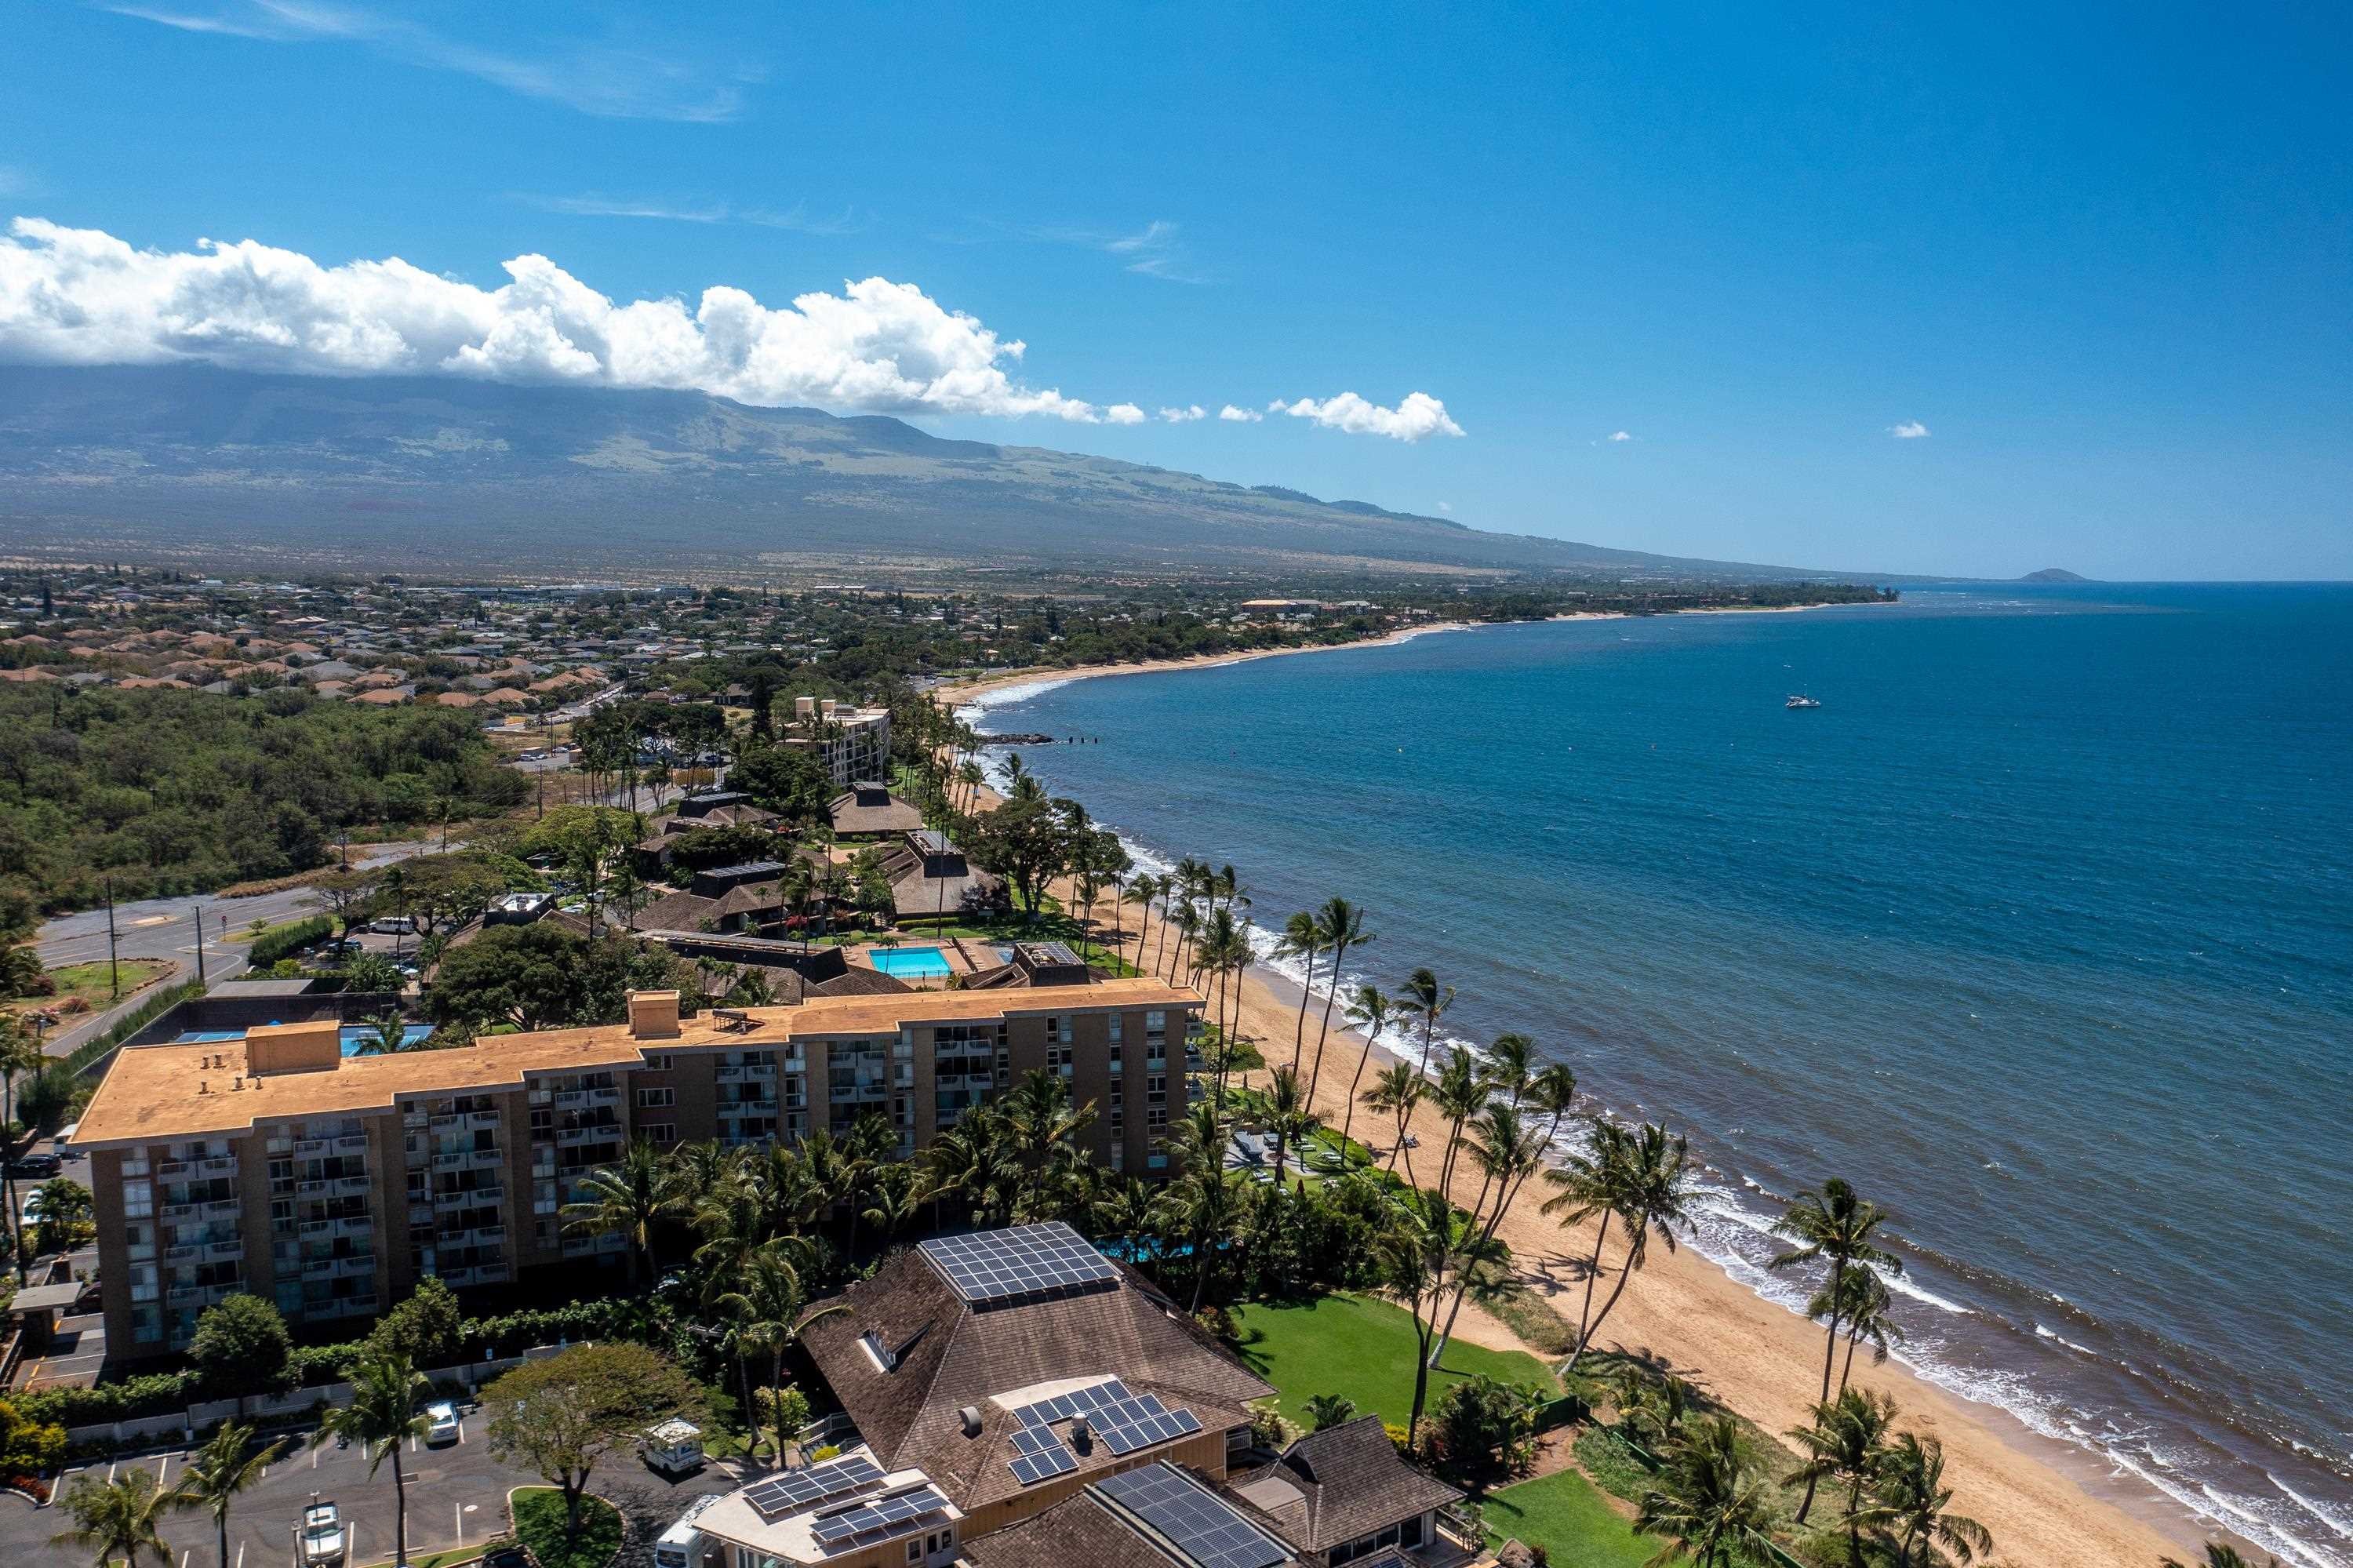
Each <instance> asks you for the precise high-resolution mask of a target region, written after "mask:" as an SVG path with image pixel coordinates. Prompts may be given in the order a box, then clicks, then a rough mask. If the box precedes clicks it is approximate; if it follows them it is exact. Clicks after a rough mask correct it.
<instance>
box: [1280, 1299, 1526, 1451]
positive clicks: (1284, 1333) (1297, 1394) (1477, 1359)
mask: <svg viewBox="0 0 2353 1568" xmlns="http://www.w3.org/2000/svg"><path fill="white" fill-rule="evenodd" d="M1233 1315H1234V1321H1235V1324H1236V1326H1237V1327H1238V1328H1239V1330H1240V1351H1241V1354H1242V1357H1243V1359H1244V1360H1246V1361H1249V1362H1250V1365H1251V1367H1252V1368H1253V1369H1255V1370H1256V1371H1257V1372H1258V1374H1259V1375H1260V1376H1261V1377H1263V1378H1265V1379H1266V1381H1267V1382H1269V1383H1272V1384H1274V1386H1275V1389H1276V1391H1277V1392H1278V1393H1280V1394H1281V1396H1282V1397H1281V1400H1280V1403H1279V1404H1278V1406H1277V1407H1278V1408H1279V1409H1280V1410H1281V1411H1282V1414H1283V1415H1284V1416H1285V1417H1286V1418H1288V1419H1290V1420H1292V1421H1296V1422H1300V1423H1303V1424H1304V1423H1305V1421H1306V1419H1307V1402H1308V1401H1309V1400H1310V1399H1313V1398H1314V1396H1315V1395H1317V1394H1319V1393H1335V1394H1338V1395H1340V1396H1341V1397H1343V1398H1345V1399H1346V1400H1348V1401H1350V1402H1351V1403H1353V1404H1355V1405H1356V1408H1357V1410H1359V1411H1362V1412H1371V1413H1376V1414H1378V1415H1379V1416H1380V1418H1381V1419H1382V1420H1383V1421H1385V1422H1388V1423H1389V1424H1390V1425H1395V1426H1402V1425H1405V1423H1406V1418H1407V1417H1408V1416H1409V1415H1410V1414H1413V1365H1414V1360H1415V1357H1416V1355H1417V1354H1418V1344H1417V1341H1416V1340H1415V1337H1414V1329H1413V1319H1412V1318H1411V1317H1409V1316H1408V1315H1407V1313H1406V1312H1405V1310H1404V1309H1403V1308H1398V1307H1392V1306H1390V1305H1389V1304H1388V1302H1386V1301H1376V1300H1373V1299H1371V1298H1367V1297H1363V1296H1353V1295H1335V1296H1324V1297H1320V1298H1316V1299H1314V1300H1312V1301H1303V1302H1295V1303H1294V1302H1282V1303H1271V1304H1270V1303H1257V1302H1252V1303H1248V1304H1245V1305H1242V1306H1239V1307H1237V1308H1234V1314H1233ZM1482 1372H1484V1373H1485V1374H1486V1375H1488V1376H1489V1377H1493V1378H1498V1379H1501V1380H1502V1381H1504V1382H1505V1383H1526V1384H1530V1385H1533V1386H1535V1387H1536V1388H1540V1389H1542V1390H1544V1391H1545V1393H1546V1394H1547V1395H1550V1394H1555V1393H1558V1392H1559V1391H1560V1385H1559V1383H1558V1382H1557V1380H1556V1379H1555V1378H1554V1377H1553V1375H1552V1372H1551V1371H1550V1370H1549V1369H1548V1368H1546V1365H1545V1364H1544V1363H1543V1362H1542V1361H1538V1360H1536V1359H1535V1357H1534V1356H1531V1355H1529V1354H1527V1353H1526V1352H1525V1351H1491V1350H1489V1349H1487V1348H1486V1347H1485V1346H1483V1345H1472V1344H1465V1343H1464V1342H1463V1341H1462V1340H1454V1341H1453V1342H1452V1343H1451V1344H1449V1345H1448V1346H1447V1347H1446V1353H1445V1354H1444V1355H1443V1356H1441V1357H1440V1358H1439V1363H1438V1365H1437V1366H1435V1367H1433V1368H1431V1369H1430V1390H1429V1396H1428V1398H1427V1400H1426V1402H1425V1404H1424V1411H1425V1413H1427V1412H1429V1411H1432V1410H1435V1409H1437V1408H1438V1401H1439V1397H1440V1395H1441V1394H1443V1393H1445V1391H1446V1390H1447V1389H1449V1388H1451V1387H1452V1386H1453V1385H1454V1384H1455V1383H1460V1382H1461V1381H1462V1380H1463V1379H1464V1378H1468V1377H1473V1376H1476V1375H1478V1374H1479V1373H1482Z"/></svg>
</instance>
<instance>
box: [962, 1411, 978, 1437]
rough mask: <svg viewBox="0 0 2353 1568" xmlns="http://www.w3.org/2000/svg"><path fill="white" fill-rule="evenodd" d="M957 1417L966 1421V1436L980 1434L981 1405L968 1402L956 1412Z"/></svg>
mask: <svg viewBox="0 0 2353 1568" xmlns="http://www.w3.org/2000/svg"><path fill="white" fill-rule="evenodd" d="M956 1419H957V1420H958V1421H961V1422H963V1423H964V1435H965V1436H967V1437H977V1436H980V1406H978V1405H977V1404H967V1405H965V1406H964V1407H963V1408H962V1409H961V1410H958V1411H957V1412H956Z"/></svg>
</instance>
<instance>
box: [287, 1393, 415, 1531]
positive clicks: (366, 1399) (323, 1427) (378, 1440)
mask: <svg viewBox="0 0 2353 1568" xmlns="http://www.w3.org/2000/svg"><path fill="white" fill-rule="evenodd" d="M343 1380H344V1381H345V1382H346V1383H350V1384H351V1385H352V1402H351V1403H350V1404H343V1405H337V1406H336V1407H335V1408H333V1409H332V1410H330V1411H328V1412H327V1414H326V1418H325V1419H324V1420H323V1421H322V1422H320V1424H319V1430H318V1431H317V1432H316V1433H315V1434H313V1435H312V1436H311V1443H312V1444H313V1445H316V1444H319V1443H322V1442H325V1441H326V1440H327V1439H329V1438H331V1437H341V1438H343V1439H345V1440H346V1441H349V1442H353V1443H357V1444H358V1445H359V1446H360V1451H361V1452H362V1453H364V1454H365V1455H366V1456H367V1462H368V1475H369V1476H370V1477H371V1478H373V1477H374V1476H375V1472H376V1467H378V1466H380V1465H382V1464H383V1463H384V1461H385V1457H387V1456H389V1457H390V1458H391V1460H392V1541H393V1547H392V1560H393V1561H394V1562H395V1563H406V1562H407V1561H408V1483H407V1479H406V1478H405V1477H404V1476H403V1475H402V1474H401V1471H400V1446H401V1445H402V1444H403V1443H406V1441H408V1439H410V1438H411V1437H422V1436H425V1429H426V1426H427V1421H426V1419H425V1417H424V1416H422V1415H419V1414H417V1399H418V1398H419V1396H421V1395H422V1394H423V1393H424V1392H425V1390H426V1388H427V1386H428V1385H427V1383H426V1381H425V1374H424V1373H423V1372H418V1371H417V1367H416V1365H415V1363H413V1362H412V1361H409V1359H408V1358H407V1357H406V1356H405V1355H385V1356H370V1357H368V1358H367V1359H365V1360H364V1361H361V1362H359V1364H357V1365H356V1366H349V1367H345V1368H344V1369H343Z"/></svg>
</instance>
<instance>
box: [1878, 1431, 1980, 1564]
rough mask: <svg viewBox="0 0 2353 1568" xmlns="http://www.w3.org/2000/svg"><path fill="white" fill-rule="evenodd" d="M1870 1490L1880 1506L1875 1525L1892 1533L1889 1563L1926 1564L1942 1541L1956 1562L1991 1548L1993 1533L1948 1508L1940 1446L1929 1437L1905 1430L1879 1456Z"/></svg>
mask: <svg viewBox="0 0 2353 1568" xmlns="http://www.w3.org/2000/svg"><path fill="white" fill-rule="evenodd" d="M1872 1495H1873V1498H1874V1499H1876V1500H1877V1502H1878V1503H1879V1505H1880V1507H1881V1508H1883V1509H1884V1510H1886V1514H1887V1522H1886V1523H1885V1524H1883V1525H1882V1526H1881V1527H1880V1528H1881V1530H1882V1531H1883V1532H1884V1533H1885V1534H1887V1535H1889V1536H1892V1537H1894V1542H1895V1568H1912V1565H1913V1564H1914V1563H1921V1564H1923V1565H1926V1564H1927V1563H1931V1562H1933V1561H1935V1558H1936V1548H1937V1547H1942V1548H1943V1549H1944V1550H1945V1551H1947V1552H1951V1553H1952V1554H1953V1556H1954V1557H1956V1558H1957V1559H1958V1560H1959V1561H1960V1562H1962V1563H1971V1562H1974V1561H1976V1560H1977V1559H1978V1558H1979V1557H1986V1556H1990V1555H1992V1553H1993V1533H1992V1532H1991V1531H1989V1530H1987V1529H1986V1527H1985V1526H1984V1525H1982V1524H1979V1523H1978V1521H1977V1520H1973V1519H1971V1518H1969V1517H1968V1515H1966V1514H1958V1513H1954V1512H1952V1511H1951V1508H1950V1505H1951V1503H1952V1500H1953V1489H1952V1488H1950V1487H1948V1486H1947V1485H1945V1446H1944V1445H1943V1444H1942V1443H1940V1442H1938V1441H1937V1440H1936V1438H1934V1437H1922V1436H1917V1435H1916V1434H1914V1433H1910V1432H1906V1433H1905V1434H1904V1436H1901V1437H1898V1438H1897V1439H1896V1440H1895V1446H1894V1447H1893V1448H1891V1449H1889V1450H1888V1451H1887V1454H1886V1457H1884V1458H1883V1459H1882V1460H1881V1461H1880V1464H1879V1467H1878V1472H1877V1475H1876V1477H1875V1478H1874V1481H1873V1486H1872Z"/></svg>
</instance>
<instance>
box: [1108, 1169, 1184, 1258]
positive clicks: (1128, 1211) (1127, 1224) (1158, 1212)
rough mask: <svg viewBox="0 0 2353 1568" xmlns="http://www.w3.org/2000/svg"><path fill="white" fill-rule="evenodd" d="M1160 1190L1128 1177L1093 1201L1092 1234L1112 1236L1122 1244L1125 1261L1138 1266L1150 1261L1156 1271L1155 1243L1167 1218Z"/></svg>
mask: <svg viewBox="0 0 2353 1568" xmlns="http://www.w3.org/2000/svg"><path fill="white" fill-rule="evenodd" d="M1160 1193H1161V1189H1160V1186H1159V1184H1158V1183H1157V1182H1154V1181H1145V1179H1144V1178H1143V1177H1141V1176H1130V1177H1128V1178H1127V1179H1126V1180H1125V1181H1118V1182H1115V1183H1114V1184H1113V1186H1112V1187H1111V1188H1110V1189H1109V1190H1108V1191H1106V1192H1104V1193H1103V1196H1102V1197H1100V1198H1098V1199H1097V1200H1096V1201H1095V1206H1094V1214H1093V1220H1094V1224H1093V1230H1094V1234H1097V1235H1099V1236H1111V1237H1115V1238H1116V1239H1117V1240H1118V1241H1119V1242H1120V1243H1121V1244H1122V1245H1123V1246H1124V1249H1125V1256H1126V1259H1127V1261H1128V1262H1130V1263H1133V1264H1134V1265H1136V1266H1138V1267H1142V1266H1145V1264H1147V1263H1150V1264H1153V1265H1154V1266H1155V1271H1156V1269H1157V1260H1156V1259H1155V1257H1154V1256H1153V1253H1154V1249H1155V1243H1156V1242H1157V1241H1158V1240H1159V1238H1160V1234H1161V1232H1162V1229H1163V1227H1164V1224H1165V1221H1166V1210H1165V1209H1164V1207H1163V1206H1162V1203H1161V1201H1160Z"/></svg>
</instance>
